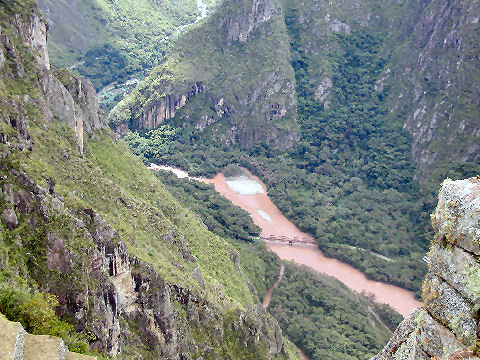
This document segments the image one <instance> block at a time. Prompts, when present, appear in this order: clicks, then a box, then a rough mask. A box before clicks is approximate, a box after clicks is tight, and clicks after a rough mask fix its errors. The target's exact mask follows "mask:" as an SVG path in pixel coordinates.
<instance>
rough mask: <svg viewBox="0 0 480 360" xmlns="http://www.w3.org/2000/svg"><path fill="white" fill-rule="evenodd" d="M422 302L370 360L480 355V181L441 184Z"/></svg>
mask: <svg viewBox="0 0 480 360" xmlns="http://www.w3.org/2000/svg"><path fill="white" fill-rule="evenodd" d="M432 225H433V228H434V230H435V238H434V239H433V241H432V246H431V249H430V252H429V254H428V258H429V261H430V265H429V272H428V274H427V276H426V278H425V281H424V284H423V289H422V290H423V294H422V297H423V305H422V307H421V308H419V309H417V310H415V311H413V312H412V313H411V314H410V316H409V317H407V318H406V319H405V320H404V321H403V322H402V323H401V324H400V325H399V326H398V328H397V330H396V331H395V333H394V334H393V337H392V339H391V340H390V341H389V343H388V344H387V345H386V346H385V348H384V349H383V350H382V351H381V352H380V353H379V354H378V355H376V356H375V357H373V358H372V360H389V359H395V360H397V359H398V360H400V359H415V360H417V359H418V360H424V359H425V360H431V359H445V360H447V359H448V360H450V359H451V360H453V359H480V357H479V355H480V354H479V352H480V340H479V330H480V327H479V319H480V263H479V261H480V179H479V178H478V177H477V178H470V179H467V180H457V181H452V180H450V179H447V180H445V181H444V183H443V185H442V189H441V191H440V194H439V201H438V206H437V209H436V210H435V213H434V214H433V215H432Z"/></svg>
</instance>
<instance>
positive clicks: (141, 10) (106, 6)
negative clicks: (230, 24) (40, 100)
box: [39, 0, 200, 90]
mask: <svg viewBox="0 0 480 360" xmlns="http://www.w3.org/2000/svg"><path fill="white" fill-rule="evenodd" d="M39 6H40V7H41V9H42V11H43V13H44V14H45V16H46V18H47V19H48V20H49V23H50V33H49V34H50V35H49V51H50V55H51V60H52V64H53V65H54V66H56V67H64V66H67V67H68V66H71V65H74V64H77V66H76V68H77V69H78V71H79V72H80V73H81V74H82V75H85V76H87V77H88V78H89V79H91V80H92V82H93V84H94V85H95V88H96V89H97V90H99V89H101V88H102V87H103V86H105V85H107V84H109V83H111V82H114V81H122V80H126V79H127V78H128V76H131V75H132V74H134V73H135V72H138V71H140V70H142V69H147V68H151V67H153V66H155V65H156V64H158V63H159V61H160V60H161V59H162V58H163V56H164V55H165V53H166V52H167V50H168V48H169V45H170V37H171V36H172V35H173V33H174V32H175V30H176V29H177V28H178V27H180V26H182V25H186V24H190V23H193V22H194V21H195V19H196V18H197V16H199V15H200V11H199V9H198V8H197V4H196V2H195V0H172V1H162V2H159V1H157V0H138V1H135V2H132V1H125V0H74V1H65V0H61V1H52V0H39Z"/></svg>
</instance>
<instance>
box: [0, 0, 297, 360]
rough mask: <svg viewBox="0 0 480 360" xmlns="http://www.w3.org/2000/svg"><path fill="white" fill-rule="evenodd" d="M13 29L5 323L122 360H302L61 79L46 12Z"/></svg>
mask: <svg viewBox="0 0 480 360" xmlns="http://www.w3.org/2000/svg"><path fill="white" fill-rule="evenodd" d="M0 26H1V32H2V33H1V37H0V40H1V46H0V54H1V56H0V60H1V61H0V67H1V69H2V76H1V77H0V94H1V97H0V99H1V103H0V106H1V108H2V122H1V124H2V126H1V136H0V140H1V141H0V147H1V162H0V171H1V173H2V177H1V190H2V191H1V193H0V212H1V219H2V222H1V226H0V234H1V237H0V264H1V272H0V285H1V286H0V309H1V311H2V312H5V313H6V314H7V315H10V316H13V317H17V316H18V317H19V319H20V320H25V319H30V320H29V321H30V322H27V325H28V326H30V327H31V328H32V329H33V330H34V331H36V333H42V332H43V333H44V332H54V333H55V334H57V333H58V334H59V335H61V336H62V337H64V339H65V341H66V342H67V345H68V346H70V347H77V346H79V347H81V348H82V349H83V350H82V351H88V345H89V346H90V350H96V351H99V352H100V353H101V354H103V355H108V356H116V357H117V358H128V359H132V358H138V359H142V358H143V359H150V358H152V359H153V358H159V357H160V358H165V359H180V358H199V357H203V358H212V359H214V358H232V359H272V358H278V359H287V358H292V359H293V358H295V355H293V354H292V353H291V352H290V349H289V347H288V343H285V342H284V340H283V337H282V333H281V330H280V329H279V327H278V324H277V323H276V321H275V320H273V319H272V317H271V316H269V315H268V314H267V313H265V311H264V310H263V308H262V307H261V305H260V304H259V302H258V299H257V298H256V296H255V291H253V290H251V289H249V285H248V283H249V280H248V277H247V275H246V273H245V271H244V270H243V268H242V266H241V265H240V264H239V263H238V261H236V260H235V259H237V258H238V254H237V252H236V251H235V250H234V248H233V247H232V246H231V245H230V244H229V243H228V242H227V241H226V240H225V239H223V238H220V237H218V236H216V235H214V234H212V233H211V232H209V231H208V230H207V229H206V228H205V226H204V225H203V224H202V223H201V222H200V221H199V220H198V218H197V217H196V216H195V215H194V214H192V213H191V212H190V211H188V210H186V209H185V208H183V207H181V206H180V205H179V204H178V203H177V202H176V201H175V199H174V198H173V197H172V196H171V195H170V194H169V193H168V192H167V191H166V189H165V187H164V186H163V185H162V184H161V182H160V181H159V180H158V179H157V178H156V177H155V176H154V175H153V174H152V173H151V172H150V171H149V170H147V169H146V168H145V167H144V166H143V164H142V163H141V162H140V161H139V160H138V159H137V158H136V157H135V156H134V155H133V154H131V153H130V152H129V151H128V150H127V149H126V147H125V146H124V145H123V143H122V142H121V141H118V140H117V139H116V137H115V136H114V135H113V133H112V132H111V131H110V130H109V129H108V128H106V126H105V123H104V120H103V118H102V116H101V114H100V113H99V109H98V104H97V102H96V100H95V93H94V91H93V87H92V85H91V83H89V82H88V81H86V80H84V79H81V78H79V77H78V76H75V75H73V74H71V73H69V72H67V71H60V72H57V74H54V73H53V72H52V71H50V70H49V63H48V54H47V52H46V24H45V22H44V20H43V19H42V17H41V16H40V14H39V12H38V9H37V8H36V3H35V2H34V1H31V2H27V3H26V2H24V1H22V2H20V1H17V0H9V1H7V2H4V3H2V6H1V7H0ZM252 291H253V292H252ZM53 295H55V296H53ZM57 300H58V303H57ZM57 304H58V307H57V308H55V306H56V305H57ZM45 307H46V308H47V309H45V310H44V308H45ZM52 308H53V309H52ZM37 309H40V310H42V311H45V313H46V314H48V321H46V319H47V318H41V317H39V318H36V317H35V316H36V314H37V312H36V311H37ZM29 310H30V311H29ZM53 310H56V311H57V313H56V314H55V312H54V311H53ZM41 313H42V312H40V314H41ZM56 316H60V317H61V319H63V320H62V321H60V320H58V319H57V317H56ZM42 319H43V320H42ZM49 324H51V325H52V326H50V325H49ZM72 325H73V326H72ZM73 327H74V330H75V331H74V330H73ZM79 343H81V344H83V345H81V346H80V345H79ZM85 346H87V349H85Z"/></svg>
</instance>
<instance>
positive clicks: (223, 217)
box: [156, 170, 261, 242]
mask: <svg viewBox="0 0 480 360" xmlns="http://www.w3.org/2000/svg"><path fill="white" fill-rule="evenodd" d="M156 175H157V176H158V177H159V178H160V179H161V180H162V182H163V183H164V184H165V185H166V186H167V188H168V190H169V192H170V193H171V194H172V195H173V196H174V197H175V199H177V201H179V202H180V203H181V204H183V205H185V206H187V207H189V208H190V209H191V210H193V211H194V212H195V213H196V214H197V215H199V216H200V218H201V219H202V221H203V223H204V224H205V225H206V226H207V228H208V230H210V231H211V232H213V233H215V234H217V235H219V236H221V237H224V238H230V239H240V240H244V241H249V242H252V241H253V240H254V237H258V236H259V235H260V232H261V229H260V227H258V226H257V225H255V224H254V223H253V221H252V218H251V217H250V215H249V214H248V213H247V212H246V211H245V210H243V209H241V208H240V207H238V206H236V205H234V204H233V203H232V202H231V201H230V200H227V199H226V198H225V197H223V196H222V195H220V194H219V193H218V192H217V191H216V190H215V187H214V186H213V185H211V184H205V183H202V182H200V181H196V180H188V179H179V178H178V177H177V176H176V175H174V174H172V173H171V172H169V171H164V170H159V171H157V172H156Z"/></svg>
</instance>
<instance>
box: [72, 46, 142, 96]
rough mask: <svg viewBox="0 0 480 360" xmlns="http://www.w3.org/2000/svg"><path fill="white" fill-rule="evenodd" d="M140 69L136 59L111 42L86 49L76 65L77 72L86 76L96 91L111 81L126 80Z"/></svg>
mask: <svg viewBox="0 0 480 360" xmlns="http://www.w3.org/2000/svg"><path fill="white" fill-rule="evenodd" d="M141 69H142V67H141V66H140V64H139V63H138V61H136V60H134V59H132V58H131V57H129V56H128V54H126V53H125V51H123V50H121V49H119V48H117V47H116V46H114V45H112V44H103V45H99V46H96V47H94V48H92V49H90V50H88V51H87V52H86V53H85V56H84V62H83V64H81V65H79V66H78V67H77V70H78V72H79V73H80V74H82V75H83V76H85V77H88V78H89V79H90V81H91V82H92V83H93V86H95V90H97V91H99V90H100V89H102V88H103V87H104V86H106V85H108V84H110V83H112V82H115V81H119V82H122V81H126V80H128V78H129V77H131V76H132V75H133V74H134V73H136V72H138V71H140V70H141Z"/></svg>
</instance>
